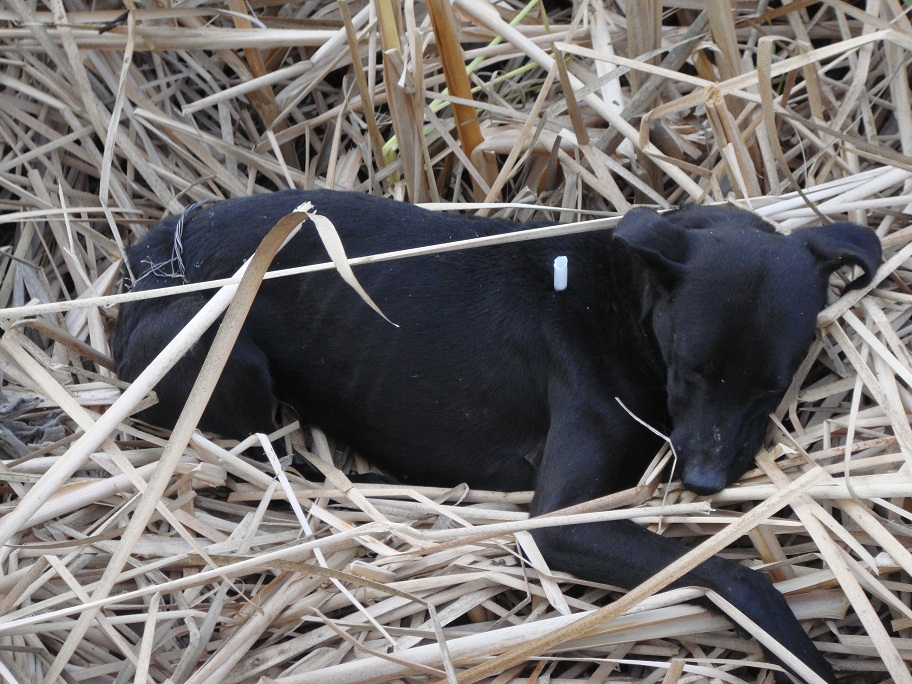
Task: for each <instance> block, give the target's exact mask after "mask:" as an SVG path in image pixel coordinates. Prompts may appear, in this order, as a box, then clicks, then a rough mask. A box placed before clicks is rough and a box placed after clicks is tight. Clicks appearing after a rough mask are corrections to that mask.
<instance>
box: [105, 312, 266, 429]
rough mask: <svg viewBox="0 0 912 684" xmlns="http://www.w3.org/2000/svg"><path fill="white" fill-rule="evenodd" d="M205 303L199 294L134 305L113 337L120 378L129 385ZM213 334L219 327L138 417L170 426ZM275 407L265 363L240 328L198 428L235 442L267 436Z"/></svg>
mask: <svg viewBox="0 0 912 684" xmlns="http://www.w3.org/2000/svg"><path fill="white" fill-rule="evenodd" d="M204 303H205V300H204V299H203V298H201V297H198V296H193V295H179V296H176V297H166V298H161V299H153V300H148V301H147V302H142V303H137V304H134V306H132V307H131V308H130V309H129V310H128V313H127V314H126V319H125V320H121V321H119V322H118V327H117V332H116V334H115V336H114V339H113V346H114V351H115V357H116V358H117V359H118V365H117V374H118V376H119V377H120V378H121V379H123V380H127V381H132V380H135V379H136V377H138V376H139V374H140V373H141V372H142V371H143V370H144V369H145V368H146V366H148V365H149V363H150V362H151V361H152V360H153V359H154V358H155V357H156V355H158V353H159V352H161V350H162V349H164V347H165V345H167V344H168V343H169V342H170V341H171V340H172V339H173V338H174V336H175V335H176V334H177V333H178V332H180V330H181V329H182V328H183V327H184V326H185V325H186V324H187V322H188V321H189V320H190V319H191V318H192V317H193V316H194V315H195V314H196V313H197V312H198V311H199V309H200V308H201V307H202V306H203V304H204ZM140 304H141V305H140ZM216 330H217V325H213V326H212V327H211V328H210V329H209V330H207V331H206V332H205V333H204V334H203V336H202V338H201V339H200V340H199V341H198V342H197V343H196V344H194V345H193V346H192V347H191V348H190V349H189V350H188V351H187V353H186V354H185V355H184V356H183V357H182V358H181V359H180V360H179V361H178V362H177V364H175V366H174V367H173V368H172V369H171V370H170V371H168V373H167V374H166V375H165V377H164V378H162V379H161V381H160V382H159V383H158V385H156V387H155V392H156V394H157V395H158V404H156V405H154V406H152V407H150V408H148V409H146V410H144V411H142V412H141V413H139V414H138V415H137V417H138V418H141V419H142V420H145V421H148V422H150V423H152V424H154V425H159V426H162V427H173V426H174V424H175V423H176V422H177V419H178V418H179V417H180V414H181V412H182V411H183V408H184V404H185V403H186V401H187V396H188V395H189V394H190V390H191V388H192V387H193V383H194V382H196V378H197V376H198V375H199V371H200V368H201V367H202V365H203V362H204V361H205V359H206V355H207V354H208V352H209V347H210V346H211V344H212V340H213V338H214V337H215V332H216ZM273 403H274V402H273V395H272V380H271V377H270V372H269V362H268V360H267V358H266V355H265V354H264V353H263V351H262V350H261V349H260V348H259V347H257V345H256V344H255V343H254V342H253V340H252V339H251V338H250V336H249V335H248V334H247V332H246V330H244V329H242V330H241V332H240V334H239V335H238V338H237V341H236V342H235V344H234V348H233V349H232V350H231V353H230V355H229V357H228V360H227V362H226V364H225V368H224V370H223V371H222V374H221V377H220V378H219V381H218V383H217V384H216V387H215V390H214V391H213V393H212V397H211V398H210V400H209V404H208V406H207V407H206V410H205V411H204V413H203V417H202V419H201V420H200V423H199V427H200V428H201V429H203V430H206V431H208V432H214V433H216V434H219V435H222V436H223V437H233V438H236V439H243V438H245V437H247V436H248V435H250V434H252V433H254V432H269V431H271V430H272V429H273V427H274V420H273Z"/></svg>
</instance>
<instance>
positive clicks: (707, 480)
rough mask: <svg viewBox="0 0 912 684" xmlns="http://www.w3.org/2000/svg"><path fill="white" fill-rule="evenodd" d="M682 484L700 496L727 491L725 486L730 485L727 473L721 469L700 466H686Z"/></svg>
mask: <svg viewBox="0 0 912 684" xmlns="http://www.w3.org/2000/svg"><path fill="white" fill-rule="evenodd" d="M681 482H682V483H683V484H684V486H685V487H686V488H687V489H689V490H690V491H692V492H694V493H695V494H699V495H700V496H707V495H708V494H715V493H716V492H718V491H721V490H723V489H725V485H727V484H728V482H727V481H726V479H725V473H724V472H722V470H721V469H718V468H706V467H699V466H698V467H691V468H688V467H687V466H686V465H685V466H684V472H683V473H682V475H681Z"/></svg>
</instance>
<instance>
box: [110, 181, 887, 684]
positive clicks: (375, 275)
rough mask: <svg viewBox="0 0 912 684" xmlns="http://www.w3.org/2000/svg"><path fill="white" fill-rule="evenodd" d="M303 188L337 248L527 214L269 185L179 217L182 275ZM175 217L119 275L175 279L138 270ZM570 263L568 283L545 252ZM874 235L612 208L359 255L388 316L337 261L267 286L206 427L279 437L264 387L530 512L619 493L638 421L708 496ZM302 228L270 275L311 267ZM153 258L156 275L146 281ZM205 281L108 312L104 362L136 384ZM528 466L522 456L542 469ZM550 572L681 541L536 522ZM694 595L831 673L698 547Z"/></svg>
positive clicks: (635, 471)
mask: <svg viewBox="0 0 912 684" xmlns="http://www.w3.org/2000/svg"><path fill="white" fill-rule="evenodd" d="M304 200H309V201H311V202H313V205H314V207H315V209H316V210H317V211H318V212H319V213H321V214H323V215H324V216H327V217H328V218H330V219H331V220H332V221H333V223H334V224H335V226H336V228H337V230H338V232H339V234H340V236H341V238H342V241H343V243H344V244H345V245H346V248H347V250H348V254H349V256H358V255H365V254H372V253H380V252H386V251H391V250H395V249H402V248H405V247H415V246H419V245H427V244H435V243H439V242H445V241H451V240H457V239H464V238H470V237H475V236H481V235H490V234H495V233H502V232H509V231H515V230H518V229H520V228H523V227H524V226H521V225H518V224H514V223H510V222H507V221H501V220H495V219H481V218H476V217H469V216H461V215H452V214H440V213H432V212H429V211H426V210H423V209H420V208H418V207H415V206H412V205H408V204H400V203H396V202H391V201H387V200H383V199H377V198H373V197H368V196H365V195H359V194H353V193H342V192H333V191H315V192H296V191H286V192H280V193H276V194H273V195H265V196H264V195H261V196H257V197H252V198H247V199H237V200H229V201H224V202H218V203H213V204H209V205H206V206H203V207H199V208H196V209H194V210H193V211H192V212H191V213H190V214H189V217H188V219H187V222H186V226H185V227H184V229H183V235H182V258H183V263H184V267H185V272H184V276H185V277H186V279H187V280H189V281H201V280H206V279H212V278H222V277H225V276H227V275H230V274H231V273H232V272H234V271H235V269H236V268H237V267H238V266H240V264H241V261H242V260H243V259H245V258H247V257H248V256H249V255H250V254H252V253H253V251H254V250H255V248H256V246H257V245H258V243H259V241H260V239H261V238H262V236H263V235H264V233H265V232H266V231H267V230H268V229H269V228H271V227H272V226H273V224H275V222H276V221H277V220H278V219H279V218H280V217H281V216H283V215H284V214H287V213H289V212H291V211H292V210H293V209H294V208H295V207H296V206H297V205H298V204H300V203H301V202H303V201H304ZM175 225H176V219H174V218H170V219H166V220H165V221H163V222H162V224H161V225H159V226H158V227H157V228H155V229H153V230H152V231H151V232H150V234H149V235H148V237H147V238H146V239H145V240H144V241H143V242H142V243H140V244H139V245H137V246H135V247H133V248H132V249H131V250H130V253H129V259H130V263H131V264H132V267H133V269H134V272H138V273H137V275H139V276H141V279H140V280H139V281H138V283H137V284H136V288H137V289H151V288H161V287H168V286H171V285H174V284H176V283H179V282H180V281H179V280H175V279H174V278H171V277H166V276H164V275H161V271H160V270H159V269H150V264H159V263H162V262H166V261H168V260H169V259H170V258H171V257H172V255H173V249H174V230H175ZM560 255H564V256H567V257H568V260H569V287H568V288H567V289H566V291H562V292H558V291H555V289H554V287H553V274H552V268H553V262H554V259H555V257H557V256H560ZM879 259H880V243H879V241H878V239H877V237H876V236H875V234H874V233H873V232H872V231H870V230H867V229H865V228H862V227H860V226H857V225H854V224H849V223H838V224H835V225H831V226H827V227H824V228H808V229H803V230H799V231H796V232H795V233H793V234H792V235H790V236H784V235H780V234H777V233H775V232H774V231H773V230H772V229H771V227H770V226H769V225H768V224H766V223H765V222H764V221H763V220H761V219H759V218H757V217H755V216H754V215H752V214H750V213H748V212H745V211H741V210H738V209H733V208H719V207H712V208H708V207H689V208H686V209H681V210H678V211H675V212H672V213H669V214H665V215H659V214H657V213H656V212H654V211H651V210H647V209H636V210H634V211H631V212H630V213H628V214H627V215H626V216H625V217H624V219H623V220H622V221H621V223H620V225H619V226H618V227H617V228H616V230H615V231H614V232H613V235H612V234H611V233H609V232H596V233H588V234H580V235H573V236H569V237H560V238H550V239H547V240H538V241H532V242H521V243H514V244H509V245H501V246H497V247H490V248H485V249H477V250H469V251H461V252H452V253H448V254H441V255H436V256H428V257H420V258H416V259H409V260H402V261H392V262H386V263H382V264H372V265H367V266H363V267H359V269H358V271H357V276H358V279H359V280H360V282H361V283H362V285H364V287H365V289H366V290H367V291H368V292H369V293H370V295H371V296H372V298H373V299H374V301H375V302H376V303H377V304H378V305H379V307H380V308H381V309H382V310H383V312H384V313H385V314H386V315H387V316H388V317H389V318H390V320H392V321H394V322H396V323H397V324H398V327H394V326H392V325H390V324H389V323H388V322H386V321H384V320H383V319H382V318H381V317H379V316H377V315H376V314H375V313H374V312H372V311H371V310H370V309H369V308H368V307H367V305H366V304H365V303H364V302H363V301H362V300H361V299H360V298H359V296H358V295H357V294H356V293H355V292H354V291H353V290H352V289H350V288H349V287H348V286H347V285H345V284H344V283H343V282H342V280H341V279H340V278H339V276H338V275H337V274H336V273H333V272H323V273H318V274H312V275H309V276H300V277H295V278H293V279H291V280H288V279H280V280H278V281H276V280H273V281H267V282H266V283H264V285H263V286H262V289H261V291H260V293H259V295H258V297H257V300H256V302H255V304H254V306H253V308H252V310H251V312H250V315H249V318H248V320H247V323H246V324H245V326H244V328H243V330H242V332H241V335H240V337H239V339H238V341H237V344H236V346H235V349H234V351H233V352H232V355H231V357H230V359H229V361H228V365H227V367H226V369H225V372H224V375H223V376H222V379H221V381H220V383H219V385H218V387H217V389H216V392H215V394H214V396H213V399H212V402H211V404H210V409H209V410H208V411H207V412H206V414H205V415H204V416H203V419H202V423H201V427H202V428H203V429H206V430H210V431H212V432H216V433H220V434H222V435H225V436H229V437H238V438H240V437H245V436H246V435H248V434H249V433H251V432H253V431H269V430H271V429H272V428H273V425H274V424H273V408H272V407H273V401H274V399H279V400H281V401H283V402H286V403H287V404H289V405H291V406H292V407H293V408H294V409H295V410H296V411H297V412H298V413H299V414H300V416H301V417H302V418H303V419H304V420H307V421H310V422H312V423H314V424H316V425H319V426H321V427H322V428H324V429H325V430H326V431H328V432H329V433H330V434H334V435H338V436H340V437H341V438H343V439H344V440H345V441H346V442H347V443H349V444H351V445H352V446H354V447H355V448H357V449H358V450H359V451H360V452H361V453H363V454H365V455H367V456H368V457H369V458H370V459H371V460H373V461H374V462H375V463H377V464H378V465H380V466H382V467H383V468H385V469H387V470H388V471H389V472H391V473H393V474H394V475H395V476H396V477H398V478H400V479H401V480H402V481H404V482H410V483H420V484H427V485H443V486H451V485H456V484H458V483H460V482H467V483H468V484H469V485H471V486H472V487H476V488H484V489H496V490H524V489H532V488H534V489H535V498H534V501H533V503H532V511H531V512H532V514H533V515H539V514H542V513H547V512H549V511H552V510H555V509H558V508H561V507H564V506H568V505H571V504H575V503H579V502H582V501H586V500H588V499H592V498H594V497H598V496H601V495H604V494H606V493H609V492H611V491H613V490H616V489H618V488H621V487H623V486H627V485H629V484H631V483H635V482H636V480H637V478H638V477H639V476H640V475H641V474H642V471H643V469H644V468H645V466H646V464H647V463H648V462H649V460H650V459H651V457H652V456H653V454H655V452H656V449H657V444H656V439H655V437H654V436H653V435H652V434H651V433H650V432H649V431H647V430H646V429H645V428H643V427H642V426H641V425H639V424H638V423H637V422H636V421H635V420H634V419H633V418H632V417H631V416H630V414H628V413H627V412H626V411H625V410H624V408H622V407H621V406H620V405H619V403H618V401H617V398H619V399H620V400H621V401H623V403H624V404H625V405H626V407H627V408H629V409H630V411H631V412H633V413H634V414H635V415H637V416H639V417H640V418H642V419H644V420H646V421H647V422H649V423H650V424H652V425H655V426H658V427H660V428H665V429H666V430H667V429H671V430H672V431H671V438H672V442H673V444H674V445H675V448H676V451H677V455H678V458H679V468H680V470H679V472H680V474H681V478H682V479H683V481H684V484H685V486H687V487H688V488H689V489H691V490H693V491H695V492H698V493H700V494H709V493H712V492H715V491H718V490H720V489H722V488H723V487H725V486H726V485H727V484H730V483H732V482H734V481H735V480H736V479H738V477H739V476H740V475H741V474H743V473H744V471H745V470H746V469H747V468H748V467H749V466H750V464H751V462H752V459H753V456H754V454H755V453H756V451H757V449H758V448H759V447H760V446H761V443H762V441H763V437H764V430H765V426H766V422H767V416H768V414H769V413H770V412H771V411H773V409H774V408H775V406H776V404H777V402H778V401H779V400H780V399H781V397H782V395H783V393H784V391H785V390H786V388H787V387H788V385H789V383H790V380H791V378H792V375H793V373H794V372H795V370H796V368H797V367H798V365H799V363H800V362H801V360H802V358H803V356H804V355H805V354H806V352H807V349H808V347H809V345H810V343H811V341H812V340H813V337H814V325H815V318H816V315H817V313H818V312H819V311H820V310H821V308H822V307H823V306H824V304H825V299H826V293H827V280H828V277H829V275H830V274H831V273H832V272H833V271H834V270H835V269H837V268H838V267H840V266H842V265H845V264H854V265H858V266H860V267H861V268H862V269H863V271H864V274H863V275H862V276H861V277H860V278H858V279H857V280H856V281H854V282H853V283H851V284H850V285H849V287H859V286H863V285H865V284H867V283H869V282H870V280H871V277H872V275H873V273H874V271H875V269H876V267H877V265H878V263H879ZM327 260H328V258H327V255H326V252H325V250H324V249H323V247H322V245H321V243H320V241H319V239H318V238H317V236H316V234H315V231H312V230H310V231H308V230H307V226H305V229H304V230H303V231H302V234H301V235H298V236H297V237H295V238H294V239H293V240H292V242H291V243H290V244H289V245H287V246H286V247H285V249H283V250H282V251H281V252H280V253H279V255H278V257H277V258H276V261H275V263H274V268H284V267H289V266H293V265H300V264H308V263H319V262H323V261H327ZM150 270H151V272H150ZM206 298H207V295H205V294H186V295H181V296H179V297H168V298H159V299H155V300H150V301H147V302H142V303H139V302H137V303H132V304H125V305H123V306H122V307H121V310H120V315H119V318H118V321H117V327H116V330H115V333H114V341H113V346H114V353H115V356H116V359H117V368H118V373H119V374H120V376H121V377H122V378H124V379H125V380H132V379H134V378H135V377H136V376H137V375H138V374H139V373H140V372H141V371H142V370H143V369H144V368H145V366H146V365H147V364H148V363H149V361H150V360H151V359H152V358H153V357H154V356H155V355H156V354H157V353H158V351H160V350H161V348H162V347H163V346H164V345H165V344H166V343H167V342H168V341H170V340H171V338H172V337H173V336H174V334H175V333H176V332H177V331H178V330H179V329H180V328H181V327H182V326H183V325H184V324H185V323H186V322H187V320H189V318H190V317H191V316H192V315H193V314H194V313H196V312H197V311H198V310H199V308H200V307H201V306H202V305H203V303H204V302H205V300H206ZM212 335H214V331H210V333H209V336H208V338H206V339H204V341H203V342H202V343H201V344H198V345H196V346H195V347H194V348H193V349H192V350H191V351H190V353H189V354H188V355H187V356H186V357H184V358H183V359H182V360H181V361H180V362H179V363H178V365H177V366H176V367H175V368H174V369H173V370H172V371H171V372H170V373H169V374H168V376H167V377H166V378H165V379H164V380H163V381H162V382H161V383H160V384H159V385H158V387H157V388H156V389H157V392H158V396H159V402H160V403H159V404H158V405H156V406H154V407H153V408H151V409H148V410H147V411H145V412H144V413H143V414H142V416H141V417H143V418H145V419H146V420H148V421H150V422H152V423H156V424H159V425H165V426H171V425H173V424H174V422H175V421H176V419H177V417H178V415H179V412H180V410H181V408H182V406H183V403H184V400H185V399H186V397H187V394H188V392H189V389H190V386H191V384H192V382H193V380H194V379H195V377H196V373H197V371H198V369H199V366H200V364H201V363H202V360H203V358H204V356H205V353H206V351H207V349H208V345H209V343H210V342H211V338H212ZM539 458H540V464H539V465H538V466H537V467H536V466H535V465H533V464H534V463H536V462H538V460H539ZM534 536H535V538H536V540H537V542H538V544H539V546H540V548H541V550H542V552H543V554H544V556H545V558H546V559H547V561H548V563H549V564H550V566H551V567H552V568H553V569H555V570H563V571H567V572H570V573H573V574H575V575H577V576H579V577H581V578H585V579H589V580H594V581H598V582H605V583H610V584H617V585H621V586H634V585H636V584H638V583H640V582H642V581H643V580H645V579H647V578H648V577H650V576H652V575H653V574H655V573H657V572H658V571H660V570H661V569H663V568H664V567H665V566H667V565H668V564H669V563H671V562H672V561H674V560H675V559H676V558H678V557H680V556H681V555H683V554H684V553H685V552H686V551H687V549H686V548H685V547H684V546H682V545H680V544H678V543H676V542H675V541H672V540H670V539H665V538H663V537H660V536H658V535H655V534H652V533H651V532H649V531H647V530H646V529H644V528H642V527H640V526H639V525H637V524H635V523H633V522H610V523H600V524H590V525H579V526H569V527H561V528H551V529H543V530H540V531H538V532H536V533H535V535H534ZM690 585H697V586H701V587H706V588H709V589H711V590H713V591H715V592H717V593H718V594H720V595H722V596H723V597H724V598H726V599H727V600H728V601H729V602H731V603H732V604H734V605H735V606H737V607H738V608H739V609H740V610H741V611H743V612H744V613H745V614H746V615H748V616H749V617H750V618H751V619H752V620H754V621H755V622H756V623H758V624H759V625H760V626H761V627H762V628H763V629H765V630H766V631H767V632H769V633H770V634H771V635H772V636H773V637H775V638H776V639H778V640H779V641H780V642H781V643H782V644H784V645H785V646H786V647H787V648H789V649H790V650H791V651H792V652H793V653H794V654H795V655H796V656H798V657H799V658H800V659H801V660H802V661H803V662H805V663H806V664H807V665H809V666H810V667H811V668H812V669H813V670H814V671H815V672H817V673H818V674H819V675H820V676H821V677H823V678H824V679H825V680H827V681H830V682H832V681H834V677H833V673H832V670H831V669H830V666H829V665H828V664H827V662H826V661H825V660H824V659H823V658H822V657H821V655H820V654H819V653H818V652H817V650H816V649H815V648H814V645H813V643H812V642H811V640H810V639H809V638H808V637H807V635H806V634H805V633H804V631H803V630H802V628H801V626H800V625H799V623H798V622H797V620H795V618H794V616H793V615H792V613H791V612H790V611H789V608H788V606H787V604H786V603H785V601H784V599H783V597H782V595H781V594H780V593H779V592H777V591H776V590H775V589H774V588H773V587H772V585H770V583H769V582H768V581H767V580H766V578H765V577H763V576H762V575H761V574H759V573H755V572H753V571H751V570H750V569H748V568H745V567H744V566H741V565H738V564H736V563H733V562H730V561H726V560H723V559H719V558H713V559H710V560H709V561H707V562H706V563H704V564H703V565H701V566H699V567H698V568H697V569H696V570H694V571H693V572H691V573H689V574H687V575H685V576H684V577H683V578H682V579H681V580H680V581H678V582H676V583H675V584H674V585H673V586H690Z"/></svg>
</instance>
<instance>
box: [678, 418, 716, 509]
mask: <svg viewBox="0 0 912 684" xmlns="http://www.w3.org/2000/svg"><path fill="white" fill-rule="evenodd" d="M704 434H705V437H703V438H697V437H694V436H692V435H686V436H685V435H679V436H678V439H674V435H673V436H672V442H673V443H674V445H675V449H676V451H677V454H678V457H679V458H680V459H681V462H682V468H681V482H682V483H683V484H684V486H685V487H686V488H687V489H689V490H690V491H692V492H694V493H696V494H700V495H701V496H706V495H708V494H715V493H716V492H718V491H720V490H722V489H725V487H726V486H727V485H728V484H729V465H730V461H731V453H730V451H731V450H730V448H729V445H728V443H727V442H726V440H725V439H723V435H722V430H721V428H719V427H718V426H712V428H711V429H707V430H706V431H705V432H704Z"/></svg>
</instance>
